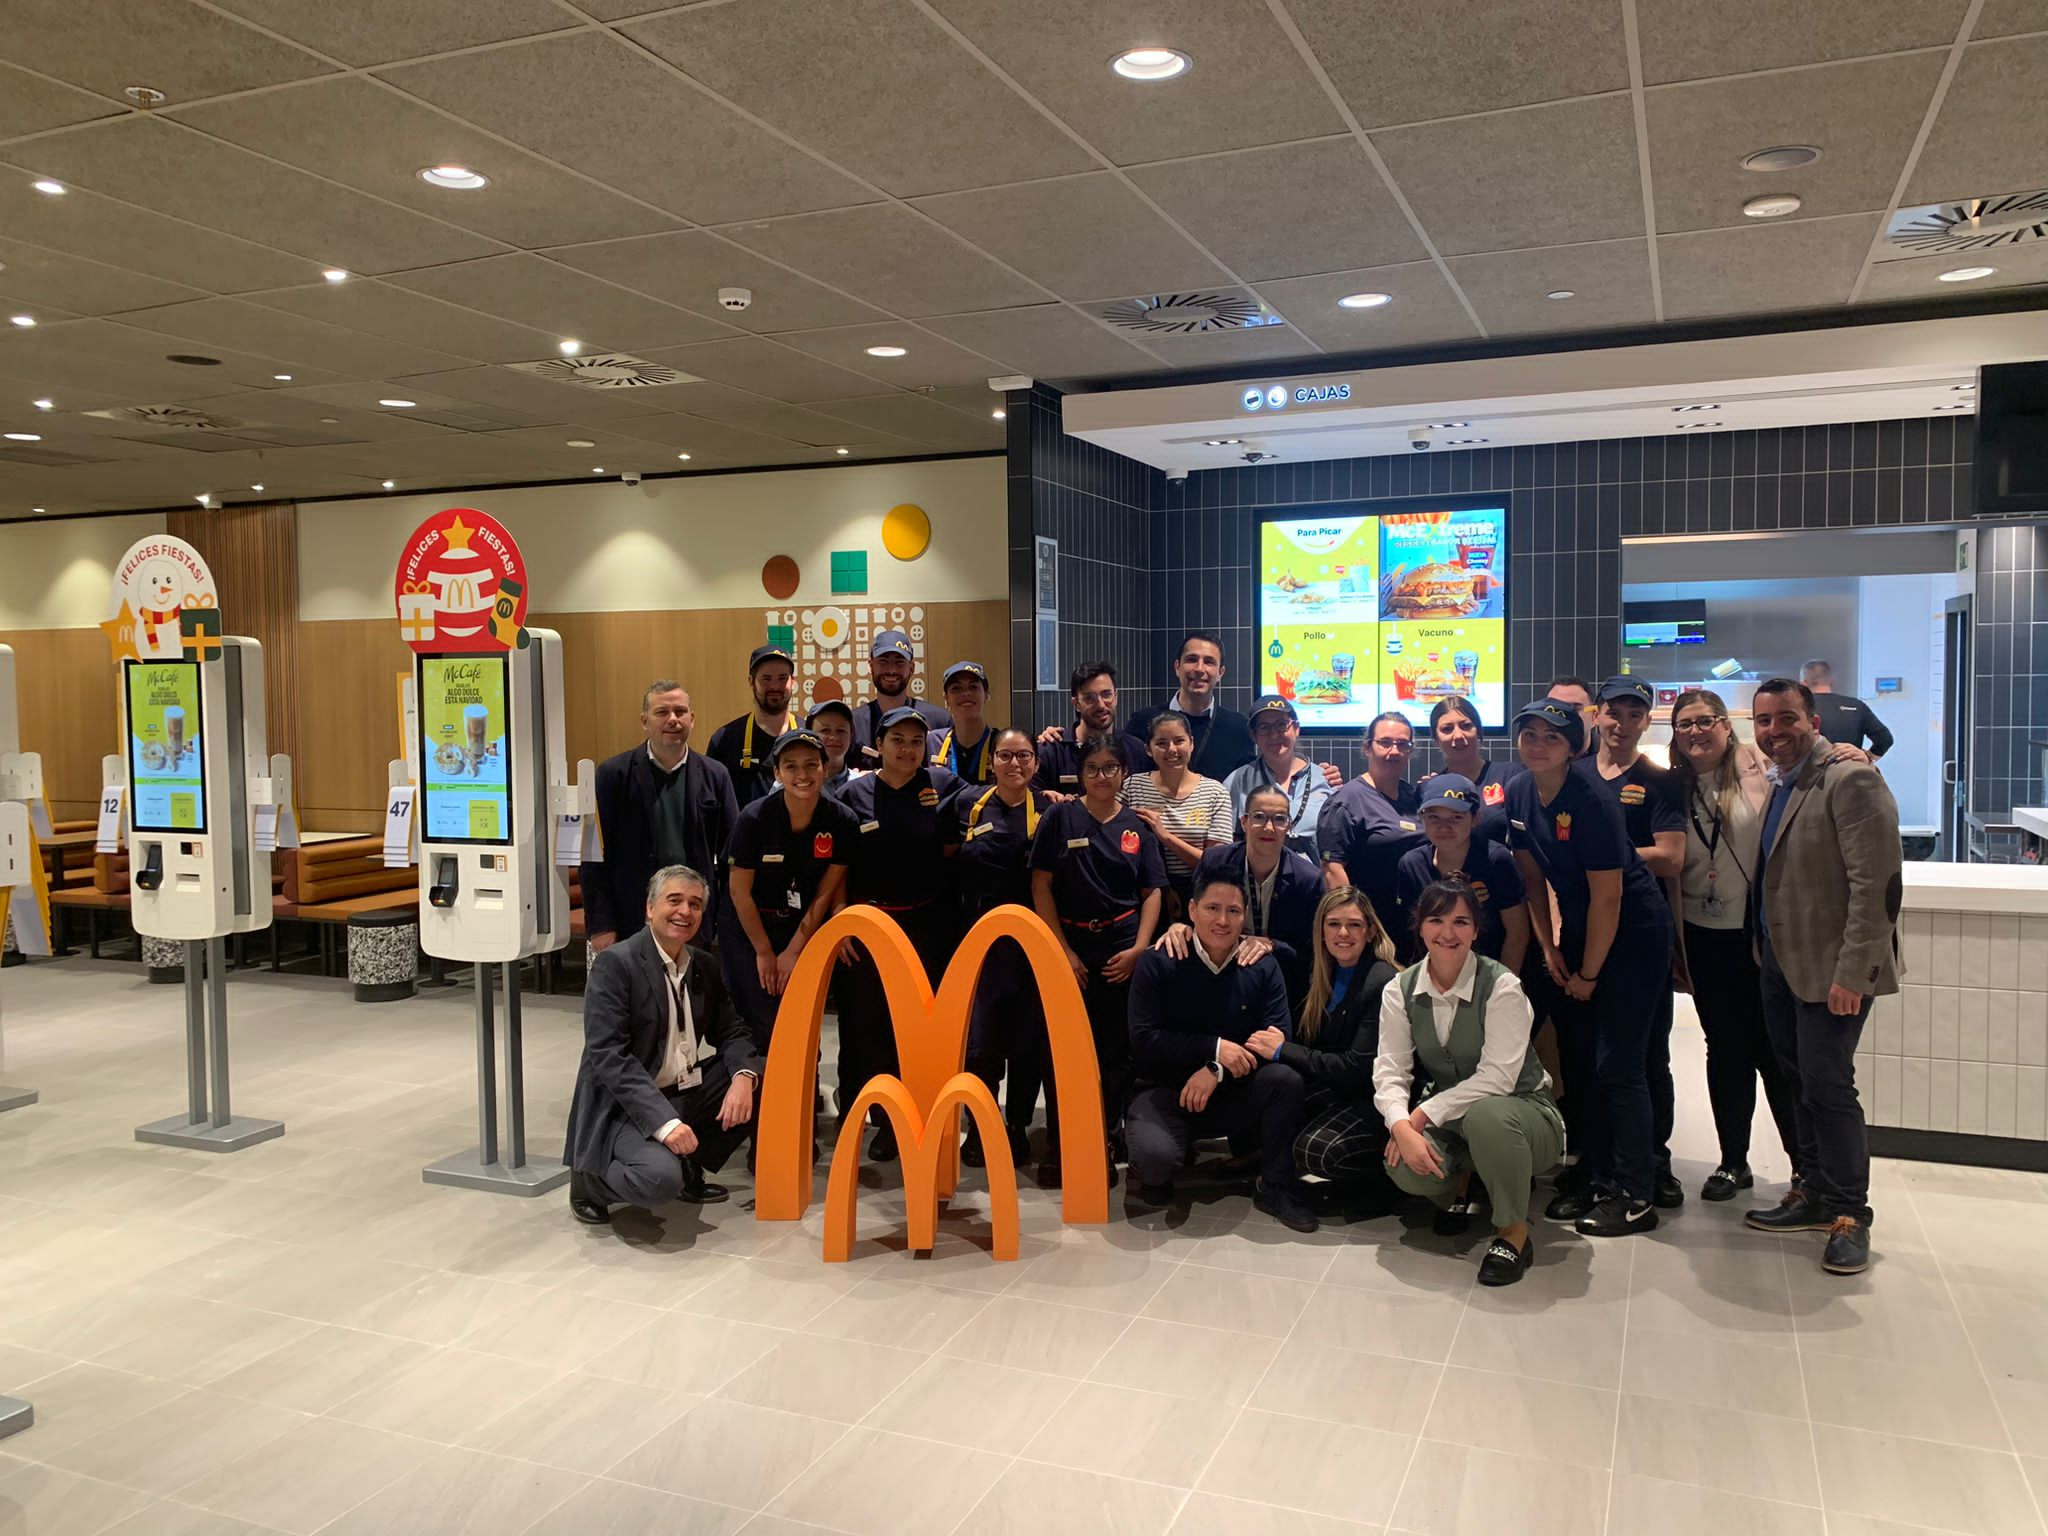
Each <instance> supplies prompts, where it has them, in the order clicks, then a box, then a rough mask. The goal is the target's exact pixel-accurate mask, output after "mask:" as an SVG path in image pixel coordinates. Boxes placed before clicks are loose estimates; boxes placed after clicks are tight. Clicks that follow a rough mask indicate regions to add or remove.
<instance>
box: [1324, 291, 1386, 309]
mask: <svg viewBox="0 0 2048 1536" xmlns="http://www.w3.org/2000/svg"><path fill="white" fill-rule="evenodd" d="M1393 302H1394V296H1393V295H1392V294H1391V293H1347V294H1345V295H1344V297H1343V298H1341V299H1339V300H1338V301H1337V307H1338V308H1339V309H1378V308H1379V307H1380V306H1381V305H1383V304H1391V303H1393Z"/></svg>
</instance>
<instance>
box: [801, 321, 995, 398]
mask: <svg viewBox="0 0 2048 1536" xmlns="http://www.w3.org/2000/svg"><path fill="white" fill-rule="evenodd" d="M776 340H777V341H779V342H781V343H782V344H783V345H785V346H791V347H796V348H798V349H799V350H801V351H804V352H808V353H810V354H811V356H813V357H816V358H821V359H823V360H824V361H825V362H828V363H832V364H834V365H836V366H838V367H841V368H848V369H852V370H853V371H854V372H856V373H861V374H865V375H866V376H867V377H868V378H870V379H873V380H875V381H876V382H877V383H881V384H893V385H895V386H896V387H897V388H899V389H943V388H946V387H947V386H950V385H955V384H979V383H982V382H984V381H985V380H986V379H987V378H988V376H989V374H990V373H991V372H993V371H995V365H994V364H993V363H992V362H990V361H989V359H987V358H985V357H982V356H980V355H978V354H977V353H974V352H971V351H969V350H968V349H967V348H965V347H960V346H955V345H954V344H953V343H952V342H950V341H944V340H941V339H940V338H939V337H937V336H933V335H929V334H927V333H925V332H924V331H921V330H913V329H912V328H911V327H909V326H907V325H904V324H902V323H901V322H900V321H894V320H891V321H886V322H884V323H882V324H880V325H846V326H839V327H836V328H834V329H832V330H829V331H791V332H789V333H788V334H786V335H783V336H778V337H777V338H776ZM887 346H897V347H902V348H904V349H905V350H906V352H907V354H908V355H907V356H904V357H869V356H868V355H867V348H869V347H887ZM842 393H843V391H842Z"/></svg>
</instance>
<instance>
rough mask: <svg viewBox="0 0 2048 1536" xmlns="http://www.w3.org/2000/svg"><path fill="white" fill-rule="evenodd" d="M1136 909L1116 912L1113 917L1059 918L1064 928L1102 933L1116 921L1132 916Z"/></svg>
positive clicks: (1114, 924)
mask: <svg viewBox="0 0 2048 1536" xmlns="http://www.w3.org/2000/svg"><path fill="white" fill-rule="evenodd" d="M1137 910H1138V909H1137V908H1136V907H1131V908H1129V909H1127V910H1125V911H1122V912H1119V913H1117V915H1116V916H1115V917H1097V918H1081V917H1063V918H1061V919H1060V924H1061V926H1062V927H1066V928H1079V929H1080V930H1081V931H1082V932H1084V933H1102V932H1104V931H1105V930H1107V929H1110V928H1114V927H1115V926H1116V925H1117V924H1118V923H1120V922H1122V921H1123V920H1124V919H1125V918H1127V917H1130V916H1133V915H1134V914H1135V913H1136V912H1137Z"/></svg>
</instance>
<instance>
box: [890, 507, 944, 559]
mask: <svg viewBox="0 0 2048 1536" xmlns="http://www.w3.org/2000/svg"><path fill="white" fill-rule="evenodd" d="M931 547H932V520H931V519H930V518H929V517H927V516H925V511H924V508H923V507H920V506H917V505H916V504H915V503H913V502H908V501H906V502H904V503H903V504H902V505H900V506H894V507H891V508H890V509H889V512H888V515H887V516H885V517H884V518H883V519H882V548H884V549H885V550H887V551H888V552H889V553H890V554H891V555H893V556H895V558H897V559H898V560H915V559H916V558H917V557H918V556H919V555H921V554H923V553H924V552H925V551H926V550H928V549H930V548H931Z"/></svg>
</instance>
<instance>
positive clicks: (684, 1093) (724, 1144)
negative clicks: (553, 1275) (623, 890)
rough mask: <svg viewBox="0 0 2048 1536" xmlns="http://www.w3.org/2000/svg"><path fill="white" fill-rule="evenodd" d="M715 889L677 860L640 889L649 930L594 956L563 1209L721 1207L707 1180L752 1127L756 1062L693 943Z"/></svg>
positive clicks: (710, 965) (719, 1194)
mask: <svg viewBox="0 0 2048 1536" xmlns="http://www.w3.org/2000/svg"><path fill="white" fill-rule="evenodd" d="M710 895H711V883H710V882H709V881H708V880H706V879H705V878H704V877H703V876H702V875H700V874H698V873H697V871H696V870H694V869H689V868H686V867H685V866H683V865H680V864H673V865H669V866H667V867H666V868H663V869H659V870H656V871H655V872H654V875H653V876H652V878H650V879H649V881H648V884H647V897H646V926H645V927H643V928H641V930H640V931H639V932H637V933H635V934H634V935H633V936H632V937H630V938H628V939H626V940H624V941H623V942H621V943H618V944H615V945H612V946H611V947H610V948H608V949H606V950H605V951H604V952H603V953H601V954H600V955H598V957H597V960H596V963H595V964H594V965H592V966H591V969H590V982H589V984H588V985H587V986H586V987H585V988H584V992H583V1059H582V1061H581V1062H580V1063H579V1064H578V1066H577V1069H576V1092H575V1094H574V1095H573V1096H572V1098H571V1099H570V1102H569V1130H568V1136H567V1145H566V1146H565V1148H564V1149H563V1152H562V1161H563V1162H564V1163H566V1164H568V1166H569V1169H570V1174H569V1209H570V1211H571V1212H573V1213H574V1214H575V1216H576V1218H577V1219H578V1220H579V1221H586V1222H590V1223H593V1224H595V1223H599V1222H605V1221H609V1220H611V1214H610V1210H609V1207H611V1206H614V1205H640V1206H647V1207H650V1208H651V1207H654V1206H658V1205H666V1204H667V1203H668V1202H669V1201H671V1200H677V1199H682V1200H689V1201H693V1202H696V1203H700V1204H701V1203H705V1202H710V1201H717V1200H723V1199H725V1198H726V1191H725V1190H724V1189H722V1188H721V1187H720V1186H718V1185H716V1184H707V1183H705V1182H704V1171H705V1170H706V1169H709V1170H710V1171H711V1172H713V1173H716V1172H717V1171H718V1170H719V1168H721V1167H722V1166H724V1163H725V1160H726V1159H727V1158H728V1157H730V1156H731V1155H732V1152H733V1149H734V1148H735V1147H737V1146H738V1145H739V1144H740V1143H741V1142H743V1141H744V1140H746V1138H747V1136H748V1135H749V1133H750V1132H751V1131H752V1129H753V1124H754V1114H755V1109H756V1093H755V1089H756V1088H757V1087H758V1086H759V1085H760V1079H761V1054H760V1052H759V1050H758V1049H757V1048H756V1047H755V1045H754V1040H753V1036H752V1035H751V1034H750V1033H749V1032H748V1030H747V1029H746V1027H745V1026H744V1025H743V1024H742V1023H741V1022H740V1020H739V1016H738V1015H737V1014H736V1013H734V1011H733V1009H732V1006H731V1004H729V1003H728V1002H727V1001H726V996H725V984H724V983H723V982H722V981H721V980H720V979H719V975H718V965H717V962H715V961H714V960H713V959H712V958H711V956H710V955H709V954H708V953H707V952H706V951H704V950H701V949H697V948H695V947H694V946H693V945H692V944H691V943H690V940H691V939H693V938H695V937H696V936H697V930H698V928H699V927H701V926H702V924H703V921H704V907H705V903H706V902H707V901H708V900H709V899H710Z"/></svg>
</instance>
